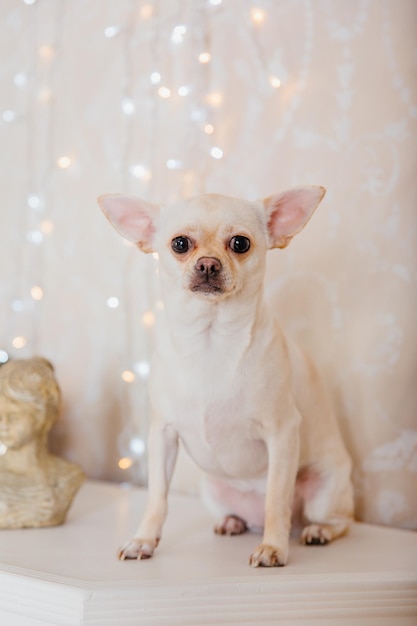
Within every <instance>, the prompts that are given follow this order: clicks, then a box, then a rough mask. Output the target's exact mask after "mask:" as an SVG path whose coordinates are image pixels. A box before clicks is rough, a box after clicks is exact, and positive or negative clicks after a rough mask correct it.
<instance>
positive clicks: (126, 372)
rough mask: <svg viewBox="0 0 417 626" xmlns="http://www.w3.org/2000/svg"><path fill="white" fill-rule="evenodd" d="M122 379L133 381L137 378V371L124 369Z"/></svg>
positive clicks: (128, 381)
mask: <svg viewBox="0 0 417 626" xmlns="http://www.w3.org/2000/svg"><path fill="white" fill-rule="evenodd" d="M122 379H123V380H124V381H125V383H133V381H134V380H135V373H134V372H132V370H124V371H123V372H122Z"/></svg>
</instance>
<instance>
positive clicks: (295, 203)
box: [263, 186, 326, 248]
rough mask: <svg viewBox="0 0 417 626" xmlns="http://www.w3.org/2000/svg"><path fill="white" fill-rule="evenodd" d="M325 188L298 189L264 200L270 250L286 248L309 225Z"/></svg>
mask: <svg viewBox="0 0 417 626" xmlns="http://www.w3.org/2000/svg"><path fill="white" fill-rule="evenodd" d="M325 193H326V190H325V188H324V187H316V186H310V187H298V188H296V189H290V190H289V191H284V193H281V194H277V195H274V196H269V197H268V198H265V199H264V200H263V205H264V208H265V211H266V214H267V219H268V235H269V245H270V248H285V246H287V245H288V244H289V243H290V241H291V239H292V238H293V237H294V235H296V234H297V233H299V232H300V230H302V229H303V228H304V226H305V225H306V224H307V222H308V220H309V219H310V217H311V216H312V215H313V213H314V210H315V209H316V207H317V206H318V205H319V204H320V202H321V200H322V198H323V196H324V194H325Z"/></svg>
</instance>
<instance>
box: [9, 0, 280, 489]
mask: <svg viewBox="0 0 417 626" xmlns="http://www.w3.org/2000/svg"><path fill="white" fill-rule="evenodd" d="M22 4H23V5H26V7H25V10H26V11H27V23H28V32H29V33H30V37H29V38H28V43H27V45H28V55H27V56H28V59H31V60H32V61H31V62H30V64H29V65H28V68H27V69H26V68H23V67H22V69H21V70H20V71H19V72H17V73H16V74H15V76H14V77H13V81H14V84H15V87H16V90H18V91H19V93H20V94H21V98H20V101H19V102H20V104H19V106H16V109H13V108H6V109H5V110H4V111H3V112H2V119H3V122H4V123H6V124H11V125H16V127H17V126H19V125H24V126H25V132H26V136H27V141H26V152H27V154H26V159H25V160H26V167H27V176H26V178H27V186H26V190H25V196H26V197H25V201H24V203H23V204H22V206H21V207H20V209H19V211H20V224H19V226H18V228H19V231H20V232H21V233H25V237H26V242H25V244H24V245H22V246H21V247H19V250H18V253H17V255H16V271H15V275H16V283H15V291H14V292H13V294H11V298H10V307H11V316H10V328H9V329H8V332H7V337H10V343H9V345H5V346H0V348H1V350H0V362H4V361H7V359H8V358H9V357H12V358H18V357H19V356H28V355H31V354H34V353H38V352H40V353H41V352H42V342H41V338H40V332H39V329H40V325H41V321H42V308H41V307H42V303H43V301H44V300H45V298H47V297H48V289H47V285H45V284H44V283H43V274H44V272H43V264H44V259H45V249H46V247H47V246H48V241H49V240H50V238H51V237H53V235H54V221H53V213H54V210H59V201H58V198H56V197H53V195H52V193H51V192H50V188H51V185H50V180H51V178H53V177H54V176H56V175H57V173H59V175H61V176H67V175H70V173H71V170H72V169H74V168H77V167H78V163H77V155H76V151H75V150H72V149H71V146H68V145H66V146H61V145H59V144H57V140H56V121H55V118H56V107H57V106H58V104H57V102H56V100H55V93H54V90H55V81H56V76H57V73H58V72H59V71H60V63H61V49H60V44H61V40H62V36H63V24H64V22H65V3H64V2H62V3H61V2H59V3H56V5H55V7H54V16H53V19H52V21H51V20H50V21H49V22H48V24H47V26H48V27H47V28H46V27H45V26H44V25H43V24H42V23H41V22H42V13H41V8H42V7H41V4H42V3H41V2H40V0H22ZM267 4H268V3H264V4H263V5H262V6H257V5H256V4H255V3H252V2H245V3H242V7H244V8H242V19H241V20H240V25H239V26H240V28H246V29H247V38H248V41H252V49H253V53H254V55H255V56H256V60H257V61H256V62H257V64H258V66H259V67H260V68H261V71H262V80H263V88H264V89H269V90H271V94H272V93H274V92H277V91H278V89H279V88H280V87H281V84H282V81H281V78H280V76H279V75H278V74H277V71H276V69H274V68H272V67H270V65H271V64H270V62H268V59H269V58H270V54H269V52H270V51H268V50H266V49H265V45H264V43H263V29H264V28H265V26H266V25H267V23H268V12H267V10H266V8H265V6H266V5H267ZM223 5H224V2H223V1H222V0H202V1H200V2H182V1H178V2H173V3H170V4H169V7H168V5H167V3H163V2H160V1H158V0H154V1H153V2H142V3H138V2H136V1H135V0H129V1H128V2H127V3H126V9H125V12H124V20H121V19H120V16H121V15H122V13H121V12H120V11H115V8H114V5H113V3H111V2H107V3H106V4H105V11H106V15H107V16H108V23H107V25H106V26H105V28H104V29H103V31H102V35H101V36H102V37H103V38H104V39H105V40H106V41H107V44H108V45H109V46H111V47H112V50H114V53H115V54H116V52H117V54H121V55H122V59H123V62H122V65H123V72H124V73H123V76H122V78H121V85H120V103H119V106H120V115H121V116H122V119H123V136H122V137H121V138H120V147H119V149H120V168H119V173H118V175H119V180H120V189H121V190H122V191H123V192H124V193H131V194H135V195H138V196H141V197H143V198H145V199H148V200H152V201H158V200H159V199H160V192H159V190H160V189H161V186H163V183H164V180H165V179H166V177H167V176H169V177H170V179H171V182H172V185H171V186H170V187H171V189H175V191H174V192H171V193H170V195H169V196H168V197H166V198H165V201H173V200H177V199H178V197H181V196H189V195H193V194H197V193H203V192H205V191H206V190H207V178H208V175H209V173H210V172H211V171H212V168H213V167H217V165H216V164H219V165H220V163H221V161H222V159H223V158H225V156H227V145H226V144H225V133H224V125H225V124H226V123H227V122H226V121H225V120H224V119H223V118H222V108H223V105H224V101H225V93H224V91H223V88H222V86H221V84H219V83H218V82H217V81H216V75H217V73H216V71H215V68H216V66H218V65H219V64H222V63H224V60H223V59H222V58H220V57H217V52H216V49H215V48H213V33H212V20H213V17H214V15H215V12H221V11H222V10H223V8H224V7H223ZM138 40H139V41H141V48H142V50H143V55H141V57H140V58H138V57H137V55H135V44H136V43H137V41H138ZM139 99H144V100H145V101H146V105H147V113H148V119H147V124H146V126H147V130H146V131H145V132H142V133H141V129H142V131H143V127H142V126H141V127H139V123H138V109H139V107H138V104H139ZM141 104H142V102H141ZM174 114H175V115H174ZM174 119H175V120H178V119H179V120H181V124H182V133H181V141H180V142H178V141H176V142H175V143H172V142H170V140H169V139H167V141H166V145H165V144H164V145H163V148H161V145H162V142H163V140H164V133H165V132H166V130H165V129H166V123H167V120H174ZM164 153H165V154H166V157H165V158H161V155H162V154H164ZM196 164H198V165H196ZM55 205H56V206H55ZM120 246H123V247H124V248H125V256H124V258H125V262H124V263H125V264H124V267H123V270H122V272H123V284H122V286H121V288H120V289H119V290H118V292H117V293H116V292H115V293H109V294H108V296H107V297H106V299H105V306H106V307H107V309H108V310H109V312H111V311H112V310H116V309H119V311H120V313H121V321H122V328H121V330H120V332H121V333H124V339H123V342H122V348H121V354H120V362H119V374H120V381H121V385H120V394H119V403H120V407H121V412H122V414H123V428H122V430H121V432H120V435H119V437H118V442H117V443H118V449H119V453H120V457H119V461H118V465H119V468H120V469H121V470H123V471H124V472H125V473H126V477H127V479H130V480H132V481H134V482H139V483H143V482H145V481H146V462H145V461H146V444H145V440H146V432H147V427H148V417H149V406H148V399H147V391H146V383H147V378H148V375H149V371H150V358H149V355H150V352H151V347H152V335H153V332H154V328H155V322H156V319H157V316H158V313H159V312H160V311H161V310H163V308H164V302H163V301H162V299H161V296H160V293H159V290H158V285H157V281H156V280H155V277H156V276H157V273H158V258H157V255H156V254H154V255H150V256H149V257H147V258H145V259H142V260H138V256H137V251H136V249H135V246H133V245H132V244H129V243H128V242H124V241H121V243H120ZM138 263H141V264H142V269H143V271H144V272H145V275H146V280H145V288H144V289H143V291H142V293H141V301H140V310H141V313H140V319H139V331H138V319H137V314H136V308H135V306H134V304H136V303H134V302H133V296H132V293H131V282H132V277H133V268H134V267H135V266H137V264H138ZM138 339H139V340H138ZM64 391H65V390H64Z"/></svg>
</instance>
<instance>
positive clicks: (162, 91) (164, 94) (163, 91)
mask: <svg viewBox="0 0 417 626" xmlns="http://www.w3.org/2000/svg"><path fill="white" fill-rule="evenodd" d="M158 95H159V96H161V98H165V99H167V98H170V97H171V90H170V89H169V88H168V87H160V88H159V89H158Z"/></svg>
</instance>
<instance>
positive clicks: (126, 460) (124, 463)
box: [119, 456, 132, 470]
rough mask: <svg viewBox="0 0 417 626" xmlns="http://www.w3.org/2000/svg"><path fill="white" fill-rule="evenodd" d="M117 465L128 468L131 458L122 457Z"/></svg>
mask: <svg viewBox="0 0 417 626" xmlns="http://www.w3.org/2000/svg"><path fill="white" fill-rule="evenodd" d="M119 467H120V469H122V470H126V469H129V467H132V459H129V457H128V456H124V457H122V458H121V459H119Z"/></svg>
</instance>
